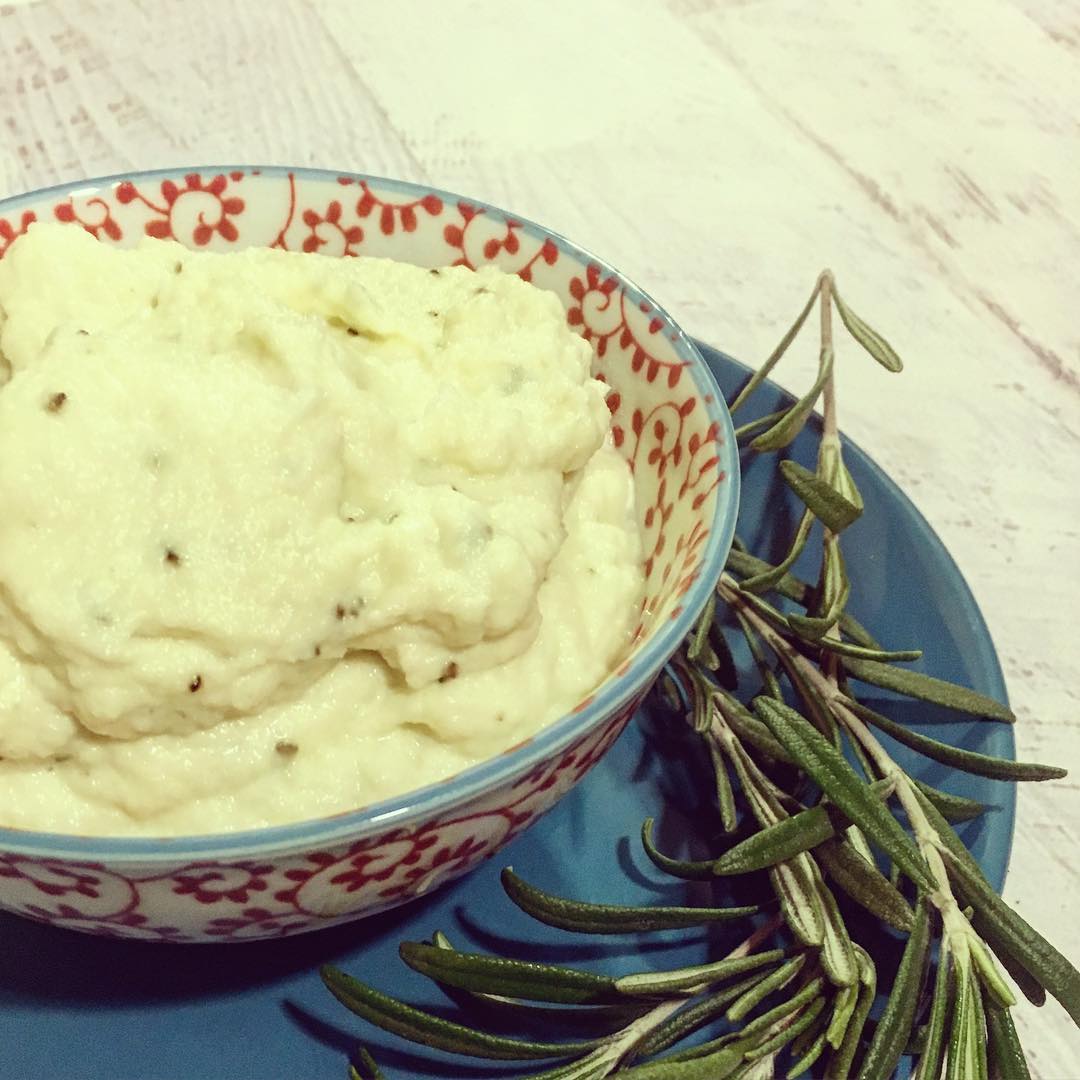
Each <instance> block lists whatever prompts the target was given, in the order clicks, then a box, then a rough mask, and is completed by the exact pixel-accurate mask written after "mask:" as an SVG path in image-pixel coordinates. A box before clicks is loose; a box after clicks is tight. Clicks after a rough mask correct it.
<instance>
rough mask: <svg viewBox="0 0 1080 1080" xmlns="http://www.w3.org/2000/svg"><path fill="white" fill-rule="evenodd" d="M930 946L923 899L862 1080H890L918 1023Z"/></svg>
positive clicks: (927, 913)
mask: <svg viewBox="0 0 1080 1080" xmlns="http://www.w3.org/2000/svg"><path fill="white" fill-rule="evenodd" d="M929 949H930V905H929V902H928V901H927V900H925V899H922V900H920V901H919V903H918V905H917V906H916V909H915V926H914V928H913V929H912V931H911V935H910V937H908V940H907V944H906V945H905V946H904V954H903V956H902V957H901V958H900V967H899V968H898V969H897V972H896V979H895V981H894V982H893V986H892V990H891V991H890V993H889V999H888V1001H887V1002H886V1003H885V1012H884V1013H882V1016H881V1019H880V1020H879V1021H878V1026H877V1030H876V1031H875V1032H874V1038H873V1039H872V1040H871V1042H870V1048H869V1049H868V1050H867V1051H866V1057H865V1058H863V1062H862V1067H861V1068H860V1069H859V1080H888V1078H889V1077H890V1076H892V1074H893V1070H894V1069H895V1068H896V1066H897V1064H898V1063H899V1061H900V1055H901V1054H903V1052H904V1047H905V1046H906V1045H907V1042H908V1039H909V1038H910V1037H911V1032H912V1029H913V1028H914V1026H915V1008H916V1006H917V1005H918V1001H919V993H920V990H921V987H922V981H923V975H924V973H925V970H926V958H927V956H928V954H929Z"/></svg>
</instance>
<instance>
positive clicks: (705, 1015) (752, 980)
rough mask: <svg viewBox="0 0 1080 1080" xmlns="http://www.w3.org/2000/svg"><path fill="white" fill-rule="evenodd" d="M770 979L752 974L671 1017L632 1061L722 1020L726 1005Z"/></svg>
mask: <svg viewBox="0 0 1080 1080" xmlns="http://www.w3.org/2000/svg"><path fill="white" fill-rule="evenodd" d="M768 978H771V975H769V974H768V973H762V972H760V971H756V972H754V974H752V975H751V976H749V977H748V978H746V979H743V980H741V981H740V982H737V983H735V984H733V985H732V986H725V987H724V988H723V989H722V990H716V991H713V992H711V993H710V994H709V995H708V996H707V997H704V998H703V999H702V1000H701V1001H696V1002H694V1003H693V1004H691V1005H687V1006H686V1008H684V1009H680V1010H679V1011H678V1012H677V1013H675V1014H674V1015H673V1016H670V1017H668V1019H667V1020H665V1021H663V1022H662V1023H660V1024H658V1025H657V1026H656V1027H655V1028H653V1030H652V1031H651V1032H650V1033H649V1034H648V1035H647V1036H646V1037H645V1038H644V1039H643V1040H642V1041H641V1042H640V1043H638V1045H637V1046H636V1047H635V1048H634V1055H635V1057H651V1056H652V1055H653V1054H659V1053H661V1052H662V1051H664V1050H666V1049H668V1047H669V1046H674V1045H675V1044H676V1043H677V1042H681V1041H682V1040H683V1039H685V1038H686V1036H687V1035H689V1034H691V1033H692V1032H694V1031H697V1030H699V1029H700V1028H702V1027H704V1026H705V1025H706V1024H708V1023H710V1022H711V1021H712V1020H715V1019H716V1018H717V1017H718V1016H722V1015H723V1013H724V1012H725V1011H726V1009H727V1007H728V1005H729V1004H730V1003H731V1002H732V1001H735V1000H736V999H737V998H739V997H741V996H742V995H743V994H744V993H746V991H748V990H749V989H751V987H753V986H756V985H757V984H758V983H760V982H762V981H763V980H764V979H768Z"/></svg>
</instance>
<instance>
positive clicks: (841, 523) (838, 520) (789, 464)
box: [780, 460, 862, 533]
mask: <svg viewBox="0 0 1080 1080" xmlns="http://www.w3.org/2000/svg"><path fill="white" fill-rule="evenodd" d="M780 474H781V475H782V476H783V478H784V480H785V481H786V483H787V486H788V487H789V488H791V490H792V491H793V492H794V493H795V494H796V495H797V496H798V497H799V499H800V500H801V501H802V502H803V504H804V505H805V506H806V508H807V509H808V510H809V511H810V512H811V513H812V514H813V515H814V517H816V518H817V519H818V521H820V522H821V523H822V525H824V526H825V527H826V528H827V529H829V530H831V531H832V532H834V533H841V532H843V531H844V530H845V529H846V528H847V527H848V526H849V525H850V524H851V523H852V522H854V521H857V520H858V519H859V515H860V514H861V513H862V508H861V507H859V506H856V505H855V504H854V503H852V502H850V501H849V500H848V499H846V498H845V497H844V496H843V495H841V494H840V493H839V492H838V491H837V490H836V488H834V487H833V486H832V484H830V483H829V482H828V481H826V480H823V479H822V478H821V477H820V476H818V475H817V474H816V473H812V472H811V471H810V470H809V469H807V468H804V467H803V466H802V465H800V464H799V463H798V462H797V461H791V460H786V461H781V462H780Z"/></svg>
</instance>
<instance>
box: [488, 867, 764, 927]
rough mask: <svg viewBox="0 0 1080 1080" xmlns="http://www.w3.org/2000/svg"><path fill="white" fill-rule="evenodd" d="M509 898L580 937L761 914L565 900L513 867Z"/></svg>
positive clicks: (507, 876)
mask: <svg viewBox="0 0 1080 1080" xmlns="http://www.w3.org/2000/svg"><path fill="white" fill-rule="evenodd" d="M502 885H503V888H504V889H505V890H506V895H507V896H509V897H510V899H511V900H512V901H513V902H514V903H515V904H516V905H517V906H518V907H519V908H521V910H522V911H524V912H525V913H526V914H527V915H531V916H532V917H533V918H534V919H536V920H537V921H539V922H542V923H544V924H545V925H547V926H555V927H558V928H559V929H561V930H573V931H575V932H576V933H579V934H632V933H643V932H648V931H653V930H678V929H683V928H685V927H688V926H701V925H705V924H708V923H716V922H729V921H730V920H732V919H741V918H745V917H746V916H748V915H754V914H756V913H757V912H758V910H759V909H758V908H757V907H730V908H706V907H634V906H626V907H624V906H621V905H615V904H589V903H584V902H581V901H576V900H566V899H564V898H562V897H559V896H553V895H552V894H551V893H547V892H544V891H542V890H541V889H537V888H536V887H535V886H533V885H529V884H528V883H527V882H525V881H523V880H522V879H521V878H520V877H518V876H517V874H515V873H514V871H513V869H512V868H511V867H507V868H506V869H505V870H503V872H502Z"/></svg>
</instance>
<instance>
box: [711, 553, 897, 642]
mask: <svg viewBox="0 0 1080 1080" xmlns="http://www.w3.org/2000/svg"><path fill="white" fill-rule="evenodd" d="M725 569H726V570H727V571H729V572H730V573H731V574H734V575H735V576H736V577H738V578H740V579H742V580H743V581H745V579H746V578H748V577H752V576H753V575H754V574H762V573H765V572H767V571H769V570H771V569H773V565H772V563H768V562H766V561H765V560H764V559H758V558H756V557H755V556H753V555H751V554H749V553H748V552H746V551H738V550H736V549H735V548H732V549H731V551H730V552H728V557H727V562H726V563H725ZM773 591H774V592H778V593H779V594H780V595H781V596H783V597H786V598H787V599H788V600H794V601H795V603H796V604H799V605H801V606H802V607H804V608H809V607H810V606H811V605H812V604H813V602H814V586H813V585H810V584H808V583H807V582H805V581H802V580H801V579H799V578H797V577H793V576H792V575H791V574H785V575H784V576H783V577H782V578H780V580H779V581H777V582H776V584H775V585H774V586H773ZM840 630H841V632H842V633H844V634H845V635H846V636H847V637H849V638H850V639H851V640H852V641H853V642H855V644H857V645H862V646H864V647H865V648H867V649H880V648H881V646H880V644H879V643H878V641H877V639H876V638H874V636H873V635H872V634H871V633H870V632H869V631H868V630H867V629H866V627H864V626H863V625H862V623H860V622H859V621H858V620H857V619H856V618H854V616H852V615H849V614H848V613H847V612H846V611H845V612H844V614H843V615H841V616H840Z"/></svg>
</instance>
